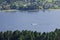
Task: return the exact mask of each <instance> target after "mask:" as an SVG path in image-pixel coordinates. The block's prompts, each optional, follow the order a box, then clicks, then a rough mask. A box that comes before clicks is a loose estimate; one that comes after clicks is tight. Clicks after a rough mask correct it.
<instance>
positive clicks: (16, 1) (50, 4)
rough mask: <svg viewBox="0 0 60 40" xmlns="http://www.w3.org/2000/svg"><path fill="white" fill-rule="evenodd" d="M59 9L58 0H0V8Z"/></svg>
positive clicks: (59, 2)
mask: <svg viewBox="0 0 60 40" xmlns="http://www.w3.org/2000/svg"><path fill="white" fill-rule="evenodd" d="M12 9H13V10H36V9H60V0H0V10H12Z"/></svg>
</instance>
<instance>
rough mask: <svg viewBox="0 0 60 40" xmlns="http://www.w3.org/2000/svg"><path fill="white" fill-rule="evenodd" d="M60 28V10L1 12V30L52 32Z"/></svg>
mask: <svg viewBox="0 0 60 40" xmlns="http://www.w3.org/2000/svg"><path fill="white" fill-rule="evenodd" d="M56 28H60V10H49V11H48V10H47V11H45V12H43V11H39V12H0V31H7V30H12V31H14V30H20V31H21V30H31V31H38V32H50V31H53V30H55V29H56Z"/></svg>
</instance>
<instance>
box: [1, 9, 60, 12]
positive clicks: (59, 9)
mask: <svg viewBox="0 0 60 40" xmlns="http://www.w3.org/2000/svg"><path fill="white" fill-rule="evenodd" d="M41 10H44V9H41ZM45 10H60V9H45ZM20 11H28V12H37V11H39V10H0V12H20Z"/></svg>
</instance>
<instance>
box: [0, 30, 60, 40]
mask: <svg viewBox="0 0 60 40" xmlns="http://www.w3.org/2000/svg"><path fill="white" fill-rule="evenodd" d="M0 40H60V29H56V30H55V31H54V32H49V33H46V32H43V33H40V32H36V31H35V32H33V31H27V30H25V31H24V30H23V31H18V30H16V31H14V32H12V31H6V32H0Z"/></svg>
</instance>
